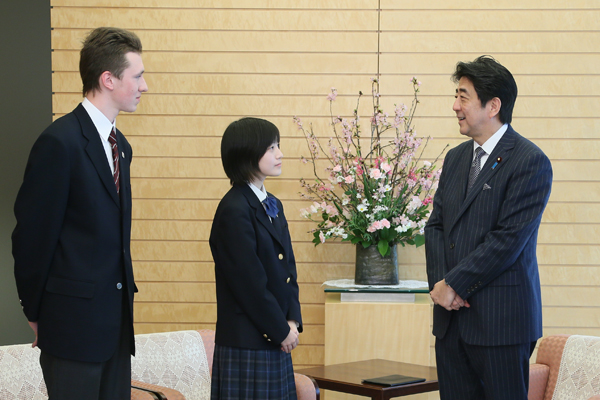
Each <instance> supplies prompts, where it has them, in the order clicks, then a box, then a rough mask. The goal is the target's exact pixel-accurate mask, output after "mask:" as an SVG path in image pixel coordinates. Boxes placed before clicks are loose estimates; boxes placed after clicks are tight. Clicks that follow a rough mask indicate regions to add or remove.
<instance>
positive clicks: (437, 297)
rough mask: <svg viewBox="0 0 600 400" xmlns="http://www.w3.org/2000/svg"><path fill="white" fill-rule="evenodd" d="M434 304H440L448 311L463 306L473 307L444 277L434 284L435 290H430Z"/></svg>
mask: <svg viewBox="0 0 600 400" xmlns="http://www.w3.org/2000/svg"><path fill="white" fill-rule="evenodd" d="M429 296H431V300H432V301H433V304H437V305H440V306H442V307H444V308H445V309H446V310H448V311H452V310H458V309H460V308H461V307H467V308H469V307H471V305H470V304H469V302H468V301H467V300H463V299H462V297H460V296H459V295H458V294H457V293H456V292H455V291H454V289H452V287H450V285H448V284H447V283H446V280H445V279H442V280H441V281H439V282H438V283H436V284H435V285H434V286H433V290H432V291H431V292H429Z"/></svg>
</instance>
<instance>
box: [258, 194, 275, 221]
mask: <svg viewBox="0 0 600 400" xmlns="http://www.w3.org/2000/svg"><path fill="white" fill-rule="evenodd" d="M262 203H263V204H264V205H265V211H266V212H267V215H268V216H269V217H271V218H275V217H276V216H277V213H278V212H279V208H277V200H275V197H273V196H269V197H267V198H266V199H264V200H263V201H262Z"/></svg>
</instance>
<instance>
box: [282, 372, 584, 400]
mask: <svg viewBox="0 0 600 400" xmlns="http://www.w3.org/2000/svg"><path fill="white" fill-rule="evenodd" d="M294 378H295V380H296V394H297V395H298V400H319V399H320V398H321V393H320V390H319V385H317V382H315V380H314V379H313V378H311V377H308V376H306V375H302V374H297V373H294ZM594 400H595V399H594Z"/></svg>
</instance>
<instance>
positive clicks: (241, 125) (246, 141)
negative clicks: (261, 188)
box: [221, 117, 279, 185]
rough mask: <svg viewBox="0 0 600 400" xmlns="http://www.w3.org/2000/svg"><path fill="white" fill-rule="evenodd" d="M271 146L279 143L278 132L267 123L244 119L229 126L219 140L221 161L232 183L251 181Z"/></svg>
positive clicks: (260, 120)
mask: <svg viewBox="0 0 600 400" xmlns="http://www.w3.org/2000/svg"><path fill="white" fill-rule="evenodd" d="M273 143H279V130H278V129H277V127H276V126H275V125H274V124H273V123H271V122H269V121H267V120H264V119H260V118H252V117H246V118H242V119H240V120H238V121H234V122H232V123H231V124H229V126H228V127H227V129H225V133H224V134H223V138H222V139H221V161H222V162H223V169H224V170H225V174H226V175H227V177H228V178H229V181H230V182H231V184H232V185H233V184H234V183H237V184H244V183H249V182H251V181H253V180H254V179H255V178H256V177H257V176H258V173H259V172H260V168H259V166H258V162H259V161H260V159H261V158H262V157H263V156H264V155H265V153H266V152H267V149H268V148H269V146H271V145H272V144H273Z"/></svg>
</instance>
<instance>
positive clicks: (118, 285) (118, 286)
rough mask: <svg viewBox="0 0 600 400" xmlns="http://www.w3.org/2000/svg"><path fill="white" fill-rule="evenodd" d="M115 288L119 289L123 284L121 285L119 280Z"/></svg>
mask: <svg viewBox="0 0 600 400" xmlns="http://www.w3.org/2000/svg"><path fill="white" fill-rule="evenodd" d="M117 289H119V290H121V289H123V285H121V282H119V283H117Z"/></svg>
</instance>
